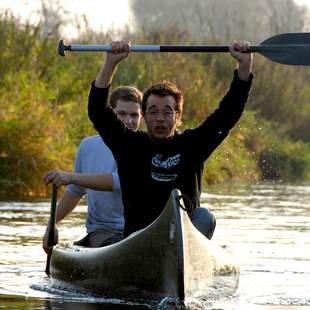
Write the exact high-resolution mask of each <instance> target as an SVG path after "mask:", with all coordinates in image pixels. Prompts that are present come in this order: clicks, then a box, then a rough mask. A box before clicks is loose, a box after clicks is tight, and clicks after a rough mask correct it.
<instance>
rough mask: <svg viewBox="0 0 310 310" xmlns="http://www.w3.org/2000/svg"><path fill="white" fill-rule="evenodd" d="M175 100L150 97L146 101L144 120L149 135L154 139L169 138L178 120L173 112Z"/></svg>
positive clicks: (177, 115) (176, 113)
mask: <svg viewBox="0 0 310 310" xmlns="http://www.w3.org/2000/svg"><path fill="white" fill-rule="evenodd" d="M175 105H176V102H175V99H174V97H172V96H165V97H160V96H157V95H150V96H149V97H148V99H147V101H146V110H145V113H144V120H145V123H146V127H147V130H148V133H149V135H150V136H151V137H152V138H154V139H156V140H159V139H167V138H171V137H172V136H173V135H174V133H175V129H176V127H177V124H178V122H179V120H180V114H179V113H178V112H176V111H175Z"/></svg>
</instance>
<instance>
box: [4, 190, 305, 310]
mask: <svg viewBox="0 0 310 310" xmlns="http://www.w3.org/2000/svg"><path fill="white" fill-rule="evenodd" d="M309 201H310V186H307V185H301V186H289V185H256V186H238V187H236V186H234V187H233V186H227V187H226V188H225V187H221V188H210V189H208V192H207V193H204V194H203V196H202V203H203V205H204V206H206V207H208V208H210V209H211V211H212V212H213V213H214V214H215V215H216V218H217V229H216V231H215V234H214V237H213V242H214V243H216V244H217V245H219V246H222V247H225V248H226V250H228V251H230V252H232V253H233V254H234V256H235V257H236V259H238V261H239V263H240V270H241V272H240V280H239V281H240V282H239V287H238V289H237V291H236V292H234V294H227V292H226V293H225V294H223V292H222V291H221V289H223V288H224V287H225V285H223V284H221V282H218V284H217V285H215V287H214V288H213V293H212V294H210V296H209V297H208V298H207V299H206V300H203V301H202V305H203V306H202V308H203V309H225V310H226V309H227V310H228V309H229V310H231V309H235V310H242V309H262V310H267V309H268V310H269V309H274V307H276V308H275V309H277V310H280V309H290V310H293V309H294V308H295V307H298V309H300V310H302V309H303V308H304V309H305V307H308V306H310V285H309V279H310V228H309V216H310V202H309ZM49 208H50V203H49V202H45V203H44V202H43V203H42V202H39V203H28V202H27V203H22V202H18V203H17V202H14V203H12V202H2V203H0V309H71V308H72V309H73V307H74V309H99V308H100V309H127V308H128V307H130V308H134V309H147V308H148V307H147V306H141V307H140V308H139V307H138V306H137V305H135V306H130V305H126V304H121V303H118V304H117V303H114V304H111V303H110V304H109V303H104V304H103V303H102V302H101V301H98V300H87V301H88V302H87V303H86V301H85V300H84V301H83V302H82V301H81V300H79V301H76V300H72V299H71V300H64V297H63V296H56V295H52V294H48V293H46V292H40V291H37V290H33V289H31V288H30V285H31V284H33V283H39V282H40V281H41V280H42V278H43V277H44V268H45V260H46V256H45V253H44V252H43V250H42V249H41V240H42V235H43V233H44V231H45V225H46V222H47V220H48V216H49ZM85 210H86V209H85V206H80V207H78V208H77V210H76V211H75V212H74V213H73V214H72V215H71V216H70V217H68V219H66V220H64V222H63V224H61V225H60V227H59V228H60V239H61V242H67V241H70V240H72V239H78V238H80V237H81V236H83V235H84V217H85ZM219 281H220V280H219ZM225 281H226V282H225ZM225 281H224V282H225V283H227V279H226V280H225ZM224 282H223V283H224ZM223 295H224V296H223ZM193 305H194V306H193V308H195V303H194V302H193ZM197 307H198V306H197ZM200 307H201V303H200Z"/></svg>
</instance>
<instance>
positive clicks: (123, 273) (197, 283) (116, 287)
mask: <svg viewBox="0 0 310 310" xmlns="http://www.w3.org/2000/svg"><path fill="white" fill-rule="evenodd" d="M182 205H183V202H182V199H180V192H179V191H178V190H174V191H172V193H171V195H170V198H169V200H168V202H167V204H166V206H165V208H164V210H163V211H162V213H161V214H160V216H159V217H158V218H157V219H156V220H155V221H154V222H153V223H152V224H150V225H149V226H148V227H146V228H145V229H143V230H140V231H138V232H136V233H134V234H132V235H131V236H129V237H128V238H126V239H124V240H122V241H120V242H118V243H116V244H112V245H109V246H106V247H102V248H85V247H80V246H74V245H72V246H61V245H59V246H57V247H56V248H55V249H54V251H53V254H52V258H51V270H50V272H51V280H52V284H53V285H54V286H55V287H63V288H67V289H68V290H74V291H82V292H87V293H91V294H93V295H95V296H103V297H109V298H124V299H133V298H134V299H145V300H160V299H162V298H164V297H172V298H175V299H178V300H181V301H183V300H184V299H185V298H186V297H197V296H206V294H208V287H209V286H210V285H211V284H212V281H213V278H214V276H215V274H216V273H217V272H218V271H219V270H220V269H221V268H223V266H222V263H219V262H218V260H217V258H216V256H215V254H214V249H213V247H212V243H211V242H210V241H209V240H208V239H207V238H206V237H205V236H203V235H202V234H201V233H200V232H199V231H198V230H197V229H196V228H195V227H194V226H193V225H192V223H191V221H190V219H189V217H188V215H187V213H186V212H185V211H183V209H182V208H180V206H182ZM224 268H227V266H226V267H224ZM231 271H232V272H233V273H235V272H237V271H238V270H237V269H234V268H232V270H231Z"/></svg>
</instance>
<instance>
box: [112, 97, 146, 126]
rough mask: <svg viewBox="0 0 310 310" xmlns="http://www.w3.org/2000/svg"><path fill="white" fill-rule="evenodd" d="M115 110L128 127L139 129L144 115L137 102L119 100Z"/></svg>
mask: <svg viewBox="0 0 310 310" xmlns="http://www.w3.org/2000/svg"><path fill="white" fill-rule="evenodd" d="M114 111H115V113H116V115H117V116H118V118H119V119H120V120H121V121H122V122H123V123H124V125H125V126H126V127H127V128H129V129H132V130H133V131H137V130H138V128H139V125H140V121H141V116H142V115H141V110H140V106H139V104H138V103H137V102H134V101H122V100H118V101H117V102H116V107H115V109H114Z"/></svg>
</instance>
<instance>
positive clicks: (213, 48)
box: [58, 41, 309, 56]
mask: <svg viewBox="0 0 310 310" xmlns="http://www.w3.org/2000/svg"><path fill="white" fill-rule="evenodd" d="M307 46H309V45H308V44H286V45H285V44H270V45H253V46H250V48H249V50H248V52H249V53H259V52H264V51H267V52H268V51H278V50H279V51H281V49H283V48H285V49H288V48H289V49H296V48H301V47H307ZM58 50H59V54H60V55H61V56H64V52H65V51H71V52H109V51H111V50H112V45H110V44H89V45H87V44H70V45H65V44H63V41H60V42H59V49H58ZM129 51H130V52H182V53H195V52H197V53H199V52H204V53H205V52H209V53H210V52H211V53H227V52H229V46H227V45H131V46H130V48H129Z"/></svg>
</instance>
